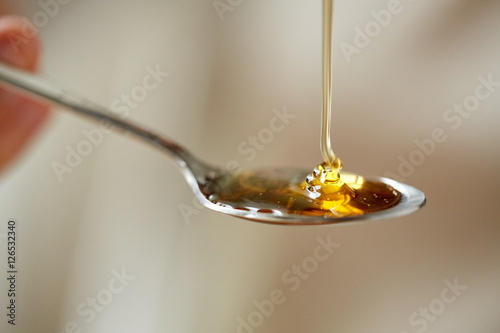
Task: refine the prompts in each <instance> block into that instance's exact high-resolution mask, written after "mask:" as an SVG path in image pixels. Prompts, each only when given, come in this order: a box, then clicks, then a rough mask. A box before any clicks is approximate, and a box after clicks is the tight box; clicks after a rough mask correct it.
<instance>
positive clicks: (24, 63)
mask: <svg viewBox="0 0 500 333" xmlns="http://www.w3.org/2000/svg"><path fill="white" fill-rule="evenodd" d="M25 25H26V23H25V22H23V21H22V20H21V19H20V18H19V17H15V16H4V17H2V18H0V61H1V62H4V63H6V64H9V65H11V66H13V67H17V68H20V69H24V70H27V71H35V69H36V67H37V63H38V58H39V55H40V42H39V40H38V38H37V36H33V35H28V34H27V31H28V30H27V29H26V27H25ZM48 114H49V107H48V106H47V105H46V104H43V103H40V102H37V101H34V100H31V99H30V98H28V97H24V96H21V95H19V94H17V93H14V92H11V91H10V90H8V89H4V88H3V87H0V172H1V171H2V169H4V168H5V166H6V165H7V164H8V163H9V162H11V161H12V160H13V159H14V158H15V157H16V156H17V155H18V154H19V153H20V152H21V151H22V149H23V148H24V147H25V146H26V144H27V143H28V142H29V140H30V139H31V138H32V137H33V135H34V134H35V133H36V131H37V130H38V129H39V128H40V127H41V125H42V124H43V122H44V121H45V120H46V119H47V117H48Z"/></svg>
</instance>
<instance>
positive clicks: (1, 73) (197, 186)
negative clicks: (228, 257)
mask: <svg viewBox="0 0 500 333" xmlns="http://www.w3.org/2000/svg"><path fill="white" fill-rule="evenodd" d="M0 82H3V83H6V84H7V85H9V86H11V87H13V88H15V89H16V90H19V91H21V92H24V93H29V94H30V95H32V96H34V97H37V98H39V99H42V100H44V101H48V102H51V103H53V104H56V105H59V106H62V107H64V108H65V109H67V110H69V111H73V112H75V113H77V114H79V115H81V116H85V117H87V118H90V119H92V120H94V121H101V122H104V123H107V124H108V125H110V126H112V127H113V129H115V130H118V131H121V132H125V133H129V134H132V135H134V136H135V137H136V138H138V139H140V140H142V141H143V142H144V143H147V144H149V145H151V146H154V147H156V148H159V149H160V150H161V151H163V152H164V153H166V155H168V156H169V157H170V159H171V160H172V161H173V162H174V164H175V165H176V166H177V167H178V169H179V170H180V172H181V173H182V175H183V176H184V178H185V180H186V181H187V183H188V184H189V186H190V187H191V189H192V191H193V192H194V194H195V196H196V198H197V199H198V200H199V201H200V203H202V204H203V205H204V206H206V207H207V208H210V209H212V210H214V211H217V212H220V213H224V214H228V215H232V216H235V217H240V218H244V219H248V220H253V221H257V222H264V223H273V224H286V225H322V224H333V223H340V222H354V221H363V220H373V219H383V218H389V217H397V216H402V215H406V214H410V213H412V212H414V211H417V210H418V209H420V208H421V207H423V206H424V204H425V195H424V193H422V192H421V191H419V190H418V189H416V188H414V187H411V186H408V185H406V184H403V183H400V182H397V181H394V180H391V179H387V178H382V177H373V178H366V181H373V182H381V183H383V184H385V185H387V186H388V187H389V188H392V189H394V190H396V191H397V192H399V194H400V200H399V202H398V203H397V204H395V205H394V206H392V207H390V208H387V209H385V210H381V211H377V212H372V213H367V214H364V215H357V216H335V215H332V214H329V215H322V216H312V215H299V214H298V213H296V212H295V211H293V210H290V209H287V207H285V206H282V205H276V203H275V202H262V201H261V202H259V201H255V200H246V201H245V199H246V198H245V193H242V194H241V197H240V198H238V200H237V201H238V202H227V201H226V202H218V201H217V200H214V198H217V197H218V195H219V194H220V193H222V192H224V191H225V190H227V187H228V186H229V185H228V184H229V183H230V182H234V181H239V180H242V181H244V179H248V177H249V175H250V176H251V177H258V179H259V181H261V182H262V181H263V182H265V183H266V184H278V185H279V186H287V185H289V184H290V185H296V184H298V183H299V182H300V181H302V180H304V179H305V177H306V176H307V174H308V173H310V171H308V170H300V169H293V168H280V169H261V170H244V171H240V172H230V171H228V170H224V169H222V168H219V167H215V166H211V165H209V164H207V163H205V162H202V161H200V160H198V159H197V158H196V157H195V156H193V155H192V154H191V153H190V152H188V151H187V150H186V149H184V148H183V147H181V146H180V145H178V144H177V143H175V142H174V141H172V140H170V139H168V138H166V137H164V136H160V135H157V134H155V133H154V132H151V131H149V130H146V129H144V128H143V127H141V126H138V125H136V124H133V123H132V122H129V121H126V120H124V119H122V118H119V117H117V116H115V115H113V112H112V111H110V110H107V109H105V108H102V107H99V106H96V105H95V104H93V103H91V102H89V101H88V100H86V99H84V98H82V97H79V96H77V95H75V94H72V93H69V92H68V91H66V90H64V89H62V88H60V87H57V86H55V85H53V84H51V83H50V82H47V81H45V80H43V79H42V78H40V77H37V76H35V75H32V74H30V73H27V72H24V71H20V70H17V69H14V68H11V67H9V66H6V65H4V64H0ZM347 175H348V176H354V175H349V174H347ZM342 176H344V173H343V174H342ZM243 192H245V191H243ZM242 201H243V202H246V204H245V205H241V202H242Z"/></svg>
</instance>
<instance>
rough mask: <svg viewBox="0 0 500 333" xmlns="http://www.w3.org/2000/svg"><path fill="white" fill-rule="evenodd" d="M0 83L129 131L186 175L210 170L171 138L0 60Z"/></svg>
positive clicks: (126, 131) (196, 176) (200, 174)
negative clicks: (165, 155)
mask: <svg viewBox="0 0 500 333" xmlns="http://www.w3.org/2000/svg"><path fill="white" fill-rule="evenodd" d="M0 82H3V83H6V84H8V85H9V86H11V87H13V88H15V89H16V90H18V91H21V92H23V93H29V94H30V95H32V96H34V97H37V98H39V99H41V100H43V101H48V102H50V103H52V104H56V105H60V106H62V107H64V108H65V109H67V110H70V111H73V112H75V113H77V114H79V115H82V116H85V117H87V118H90V119H92V120H95V121H98V122H102V123H103V124H105V125H106V126H107V127H112V128H114V129H117V130H121V131H122V132H125V133H130V134H132V135H134V136H135V137H137V138H138V139H140V140H141V141H143V142H146V143H147V144H149V145H152V146H154V147H156V148H160V149H161V150H163V151H165V152H166V153H167V154H168V155H169V156H170V157H171V158H172V159H173V160H174V162H175V164H176V165H177V166H178V167H179V168H180V169H181V172H183V174H184V176H185V177H186V176H188V175H187V174H186V171H188V172H189V171H190V172H191V173H192V174H193V175H194V176H195V178H197V179H198V178H199V177H201V176H203V175H204V174H205V172H207V171H209V170H210V169H211V168H210V167H208V166H206V165H205V164H204V163H201V162H200V161H198V160H197V159H196V158H194V156H193V155H192V154H190V153H189V152H188V151H187V150H186V149H184V148H182V147H181V146H180V145H178V144H177V143H175V142H174V141H172V140H170V139H167V138H165V137H163V136H160V135H158V134H155V133H154V132H152V131H149V130H146V129H144V128H143V127H141V126H138V125H135V124H133V123H131V122H129V121H126V120H124V119H122V118H119V117H117V116H116V115H114V114H113V112H112V111H110V110H108V109H106V108H103V107H100V106H97V105H96V104H94V103H92V102H90V101H89V100H87V99H85V98H83V97H81V96H78V95H76V94H74V93H70V92H69V91H67V90H65V89H63V88H61V87H58V86H56V85H54V84H52V83H51V82H48V81H46V80H44V79H42V78H40V77H37V76H35V75H32V74H30V73H27V72H24V71H21V70H18V69H14V68H12V67H9V66H7V65H5V64H1V63H0ZM189 176H190V175H189Z"/></svg>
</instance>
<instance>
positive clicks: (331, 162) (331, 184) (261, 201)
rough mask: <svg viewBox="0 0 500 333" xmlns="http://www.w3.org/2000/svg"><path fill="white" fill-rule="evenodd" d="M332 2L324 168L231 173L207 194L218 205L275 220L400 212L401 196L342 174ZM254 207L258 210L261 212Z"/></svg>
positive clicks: (326, 42)
mask: <svg viewBox="0 0 500 333" xmlns="http://www.w3.org/2000/svg"><path fill="white" fill-rule="evenodd" d="M332 27H333V0H323V103H322V121H321V140H320V150H321V154H322V156H323V159H324V162H323V163H321V164H320V165H318V166H317V167H316V168H315V169H314V170H313V171H312V172H310V173H308V172H307V171H303V170H296V169H276V170H269V169H263V170H246V171H240V172H239V173H236V174H229V173H226V174H224V175H221V176H219V177H218V178H216V179H213V180H212V181H211V182H209V183H208V184H207V185H206V186H205V188H204V189H202V191H203V192H204V195H205V196H206V197H207V198H208V199H209V200H210V201H212V202H213V203H216V204H218V205H223V206H229V207H232V208H234V209H238V210H245V211H252V210H256V212H258V213H269V214H275V215H281V214H283V215H285V214H292V215H309V216H320V217H325V218H340V217H354V216H360V215H364V214H368V213H374V212H378V211H382V210H386V209H388V208H391V207H394V206H396V205H397V204H398V203H399V202H400V201H401V197H402V196H401V193H399V192H398V191H396V190H395V189H394V188H393V187H391V186H390V185H387V184H385V183H383V182H382V181H380V180H376V181H371V180H366V179H364V178H363V177H361V176H358V175H355V174H350V173H343V172H341V169H342V162H341V161H340V159H339V158H338V157H337V156H336V155H335V154H334V152H333V150H332V148H331V141H330V125H331V110H332V99H331V97H332V91H331V88H332ZM254 207H259V208H258V209H256V208H254Z"/></svg>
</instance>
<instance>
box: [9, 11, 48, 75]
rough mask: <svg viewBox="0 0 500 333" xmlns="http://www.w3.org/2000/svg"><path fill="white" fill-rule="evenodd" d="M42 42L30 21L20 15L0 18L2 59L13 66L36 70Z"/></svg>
mask: <svg viewBox="0 0 500 333" xmlns="http://www.w3.org/2000/svg"><path fill="white" fill-rule="evenodd" d="M40 49H41V44H40V41H39V39H38V36H37V34H36V33H34V32H33V29H32V28H30V26H29V22H27V21H26V20H23V19H22V18H21V17H19V16H14V15H9V16H3V17H1V18H0V61H2V62H5V63H7V64H9V65H11V66H14V67H17V68H20V69H24V70H27V71H35V70H36V68H37V64H38V58H39V55H40Z"/></svg>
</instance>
